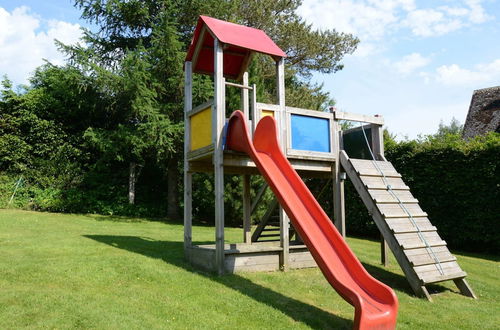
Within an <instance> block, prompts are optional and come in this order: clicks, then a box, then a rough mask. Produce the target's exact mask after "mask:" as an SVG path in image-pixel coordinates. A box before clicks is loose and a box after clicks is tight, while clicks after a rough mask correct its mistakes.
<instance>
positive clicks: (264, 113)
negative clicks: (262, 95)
mask: <svg viewBox="0 0 500 330" xmlns="http://www.w3.org/2000/svg"><path fill="white" fill-rule="evenodd" d="M266 116H271V117H274V111H271V110H261V112H260V117H261V118H264V117H266Z"/></svg>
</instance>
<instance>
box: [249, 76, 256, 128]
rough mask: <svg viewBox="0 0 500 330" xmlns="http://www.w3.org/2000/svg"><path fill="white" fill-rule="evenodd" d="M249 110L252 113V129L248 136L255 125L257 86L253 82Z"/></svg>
mask: <svg viewBox="0 0 500 330" xmlns="http://www.w3.org/2000/svg"><path fill="white" fill-rule="evenodd" d="M250 112H251V113H252V125H251V126H250V127H251V128H252V131H251V132H250V137H253V132H255V128H256V127H257V87H256V86H255V84H253V85H252V102H251V103H250Z"/></svg>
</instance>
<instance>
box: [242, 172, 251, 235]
mask: <svg viewBox="0 0 500 330" xmlns="http://www.w3.org/2000/svg"><path fill="white" fill-rule="evenodd" d="M250 203H251V201H250V175H248V174H245V175H243V242H245V243H252V221H251V214H250V211H251V205H250Z"/></svg>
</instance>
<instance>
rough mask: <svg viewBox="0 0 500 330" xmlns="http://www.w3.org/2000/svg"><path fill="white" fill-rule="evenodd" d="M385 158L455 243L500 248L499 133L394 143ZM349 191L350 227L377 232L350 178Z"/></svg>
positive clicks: (473, 247) (481, 248)
mask: <svg viewBox="0 0 500 330" xmlns="http://www.w3.org/2000/svg"><path fill="white" fill-rule="evenodd" d="M386 157H387V159H388V160H389V161H391V162H392V164H393V165H394V167H395V168H396V169H397V170H398V172H400V173H401V174H402V176H403V180H404V181H405V182H406V184H407V185H408V186H409V187H410V189H411V191H412V193H413V195H414V196H415V197H416V198H417V199H418V200H419V201H420V205H421V207H422V209H423V210H424V211H425V212H427V213H428V214H429V219H430V220H431V222H432V224H433V225H434V226H436V227H437V228H438V232H439V234H440V236H441V237H442V238H443V239H444V240H445V241H446V242H447V243H448V245H449V246H450V247H451V248H454V249H458V250H463V251H483V252H490V253H495V254H498V253H499V252H500V231H499V225H500V193H499V191H500V173H499V171H500V169H499V164H500V134H498V133H492V134H489V135H487V136H484V137H478V138H476V139H473V140H469V141H463V140H461V139H460V138H459V137H458V136H453V135H449V136H447V137H444V138H443V137H440V138H432V137H430V138H427V139H426V140H424V141H404V142H400V143H391V144H389V145H387V146H386ZM346 194H347V196H346V217H347V229H348V232H349V233H351V234H355V235H362V236H373V237H375V236H376V235H377V232H378V231H377V229H376V227H375V225H374V224H373V221H372V220H371V219H370V217H369V215H368V214H367V211H366V208H365V207H364V206H363V204H362V203H361V200H360V199H359V197H358V196H357V194H356V192H355V191H354V187H352V185H350V183H348V184H347V185H346Z"/></svg>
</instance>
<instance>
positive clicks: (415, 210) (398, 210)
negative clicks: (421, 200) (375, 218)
mask: <svg viewBox="0 0 500 330" xmlns="http://www.w3.org/2000/svg"><path fill="white" fill-rule="evenodd" d="M377 207H378V209H379V210H380V213H382V215H383V216H384V217H385V218H407V217H409V215H408V213H407V212H409V214H410V215H411V216H412V217H426V216H427V213H425V212H424V211H423V210H422V209H421V208H420V205H418V204H404V208H403V207H402V206H401V205H400V204H377Z"/></svg>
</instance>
